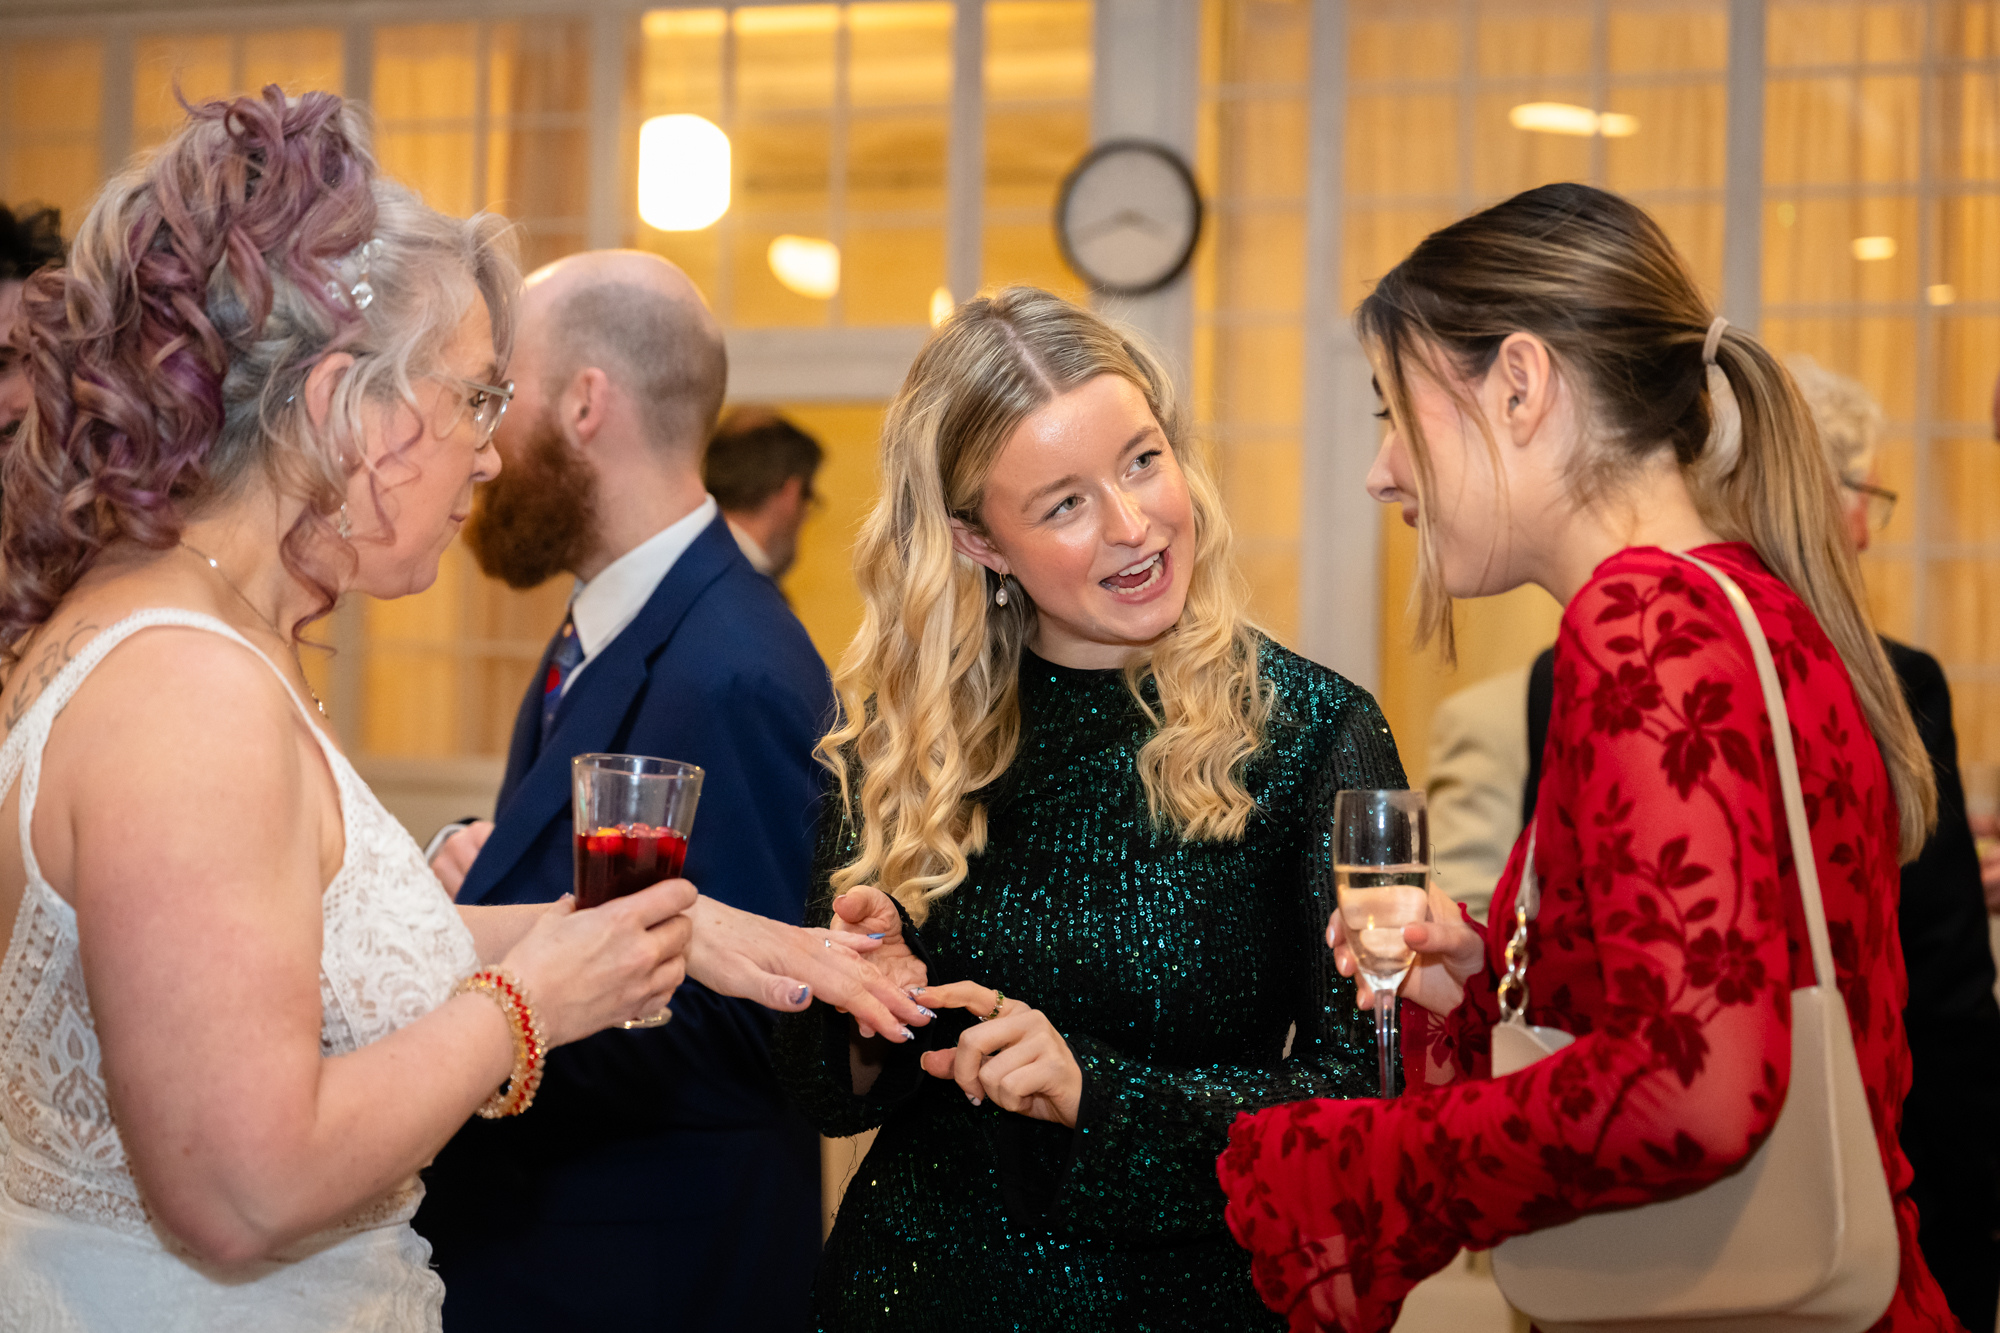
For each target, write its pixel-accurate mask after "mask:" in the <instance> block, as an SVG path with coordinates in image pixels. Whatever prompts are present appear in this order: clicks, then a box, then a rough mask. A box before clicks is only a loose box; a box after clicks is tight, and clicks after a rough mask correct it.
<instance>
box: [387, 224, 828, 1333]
mask: <svg viewBox="0 0 2000 1333" xmlns="http://www.w3.org/2000/svg"><path fill="white" fill-rule="evenodd" d="M519 330H520V331H519V334H518V336H517V338H516V343H515V348H514V353H513V357H512V361H511V364H510V366H509V370H508V373H509V374H510V375H511V376H512V377H513V380H514V392H515V399H514V402H513V406H512V410H510V411H509V412H508V413H507V415H506V416H505V418H504V419H503V420H502V421H501V425H500V429H499V431H498V433H497V435H496V437H495V443H496V444H497V446H498V447H499V449H500V453H501V456H502V459H503V460H504V463H505V466H504V468H503V469H502V471H501V473H500V475H499V476H498V477H497V478H495V479H494V480H493V481H492V482H489V483H487V484H486V485H485V486H483V487H481V488H480V490H479V492H478V495H477V498H476V499H475V501H474V506H473V512H472V519H471V522H470V523H469V524H468V525H467V527H466V531H465V539H466V543H467V545H468V546H469V547H470V548H471V550H472V552H473V554H474V556H475V557H477V559H478V560H479V563H480V565H481V567H482V568H483V569H485V571H486V572H487V573H488V574H489V575H492V576H494V577H496V578H500V579H502V580H504V581H505V582H507V583H508V584H509V585H510V586H513V587H516V588H528V587H533V586H535V585H536V584H539V583H542V582H544V581H545V580H547V579H550V578H554V577H557V576H558V575H561V574H565V573H566V574H570V575H573V576H575V578H576V579H577V587H576V591H575V593H574V595H573V596H572V597H571V599H570V609H569V614H568V615H567V616H566V617H565V618H564V621H563V624H562V626H561V628H560V629H559V630H558V631H557V633H556V636H555V639H554V640H553V642H551V644H550V645H549V649H548V651H547V653H546V654H545V655H544V656H543V659H542V662H541V664H540V666H539V667H537V669H536V671H535V674H534V677H533V678H532V680H531V681H530V683H529V686H528V691H527V697H526V698H525V699H524V700H523V701H522V704H521V710H520V714H519V717H518V720H517V721H516V723H515V727H514V736H513V741H512V743H511V745H510V747H509V749H508V753H507V770H506V777H505V779H504V781H503V783H502V785H501V788H500V797H499V803H498V808H497V813H496V815H495V817H494V822H493V823H492V824H483V823H481V824H474V825H472V826H471V827H469V828H466V829H463V830H461V831H459V832H457V833H455V834H453V835H452V836H451V837H449V838H448V839H446V840H445V841H444V843H443V845H442V847H441V848H440V849H439V850H438V851H437V852H436V854H435V856H434V857H433V860H432V864H433V867H434V868H435V869H436V870H437V871H438V876H439V878H440V879H441V880H442V881H443V882H444V883H445V886H446V888H447V889H449V890H452V891H453V892H454V896H456V897H457V899H458V900H459V901H460V902H464V903H546V902H551V901H553V900H554V899H556V898H558V897H560V896H562V895H563V894H564V893H566V892H568V891H569V889H570V887H571V884H572V882H573V874H572V864H573V862H572V850H571V848H572V829H571V819H572V816H571V807H570V760H571V758H572V757H573V756H575V755H578V754H586V753H622V754H646V755H654V756H658V757H661V758H666V759H679V760H684V761H686V762H688V763H692V764H697V765H699V766H701V768H703V769H704V770H705V772H706V776H705V778H704V780H703V784H702V791H701V798H700V805H699V807H698V809H697V812H696V818H695V823H694V828H693V834H692V837H691V838H690V839H689V843H688V853H687V862H686V867H685V873H686V875H687V877H688V878H689V879H691V880H693V881H694V882H695V883H696V884H697V885H698V886H700V888H701V891H702V893H703V895H704V896H706V897H710V898H714V899H718V900H720V901H721V902H724V903H727V904H728V905H730V906H732V907H737V908H741V909H743V910H745V911H750V912H755V913H757V914H759V915H761V916H767V917H773V918H776V919H778V920H781V921H789V922H792V923H794V924H797V923H798V922H799V921H800V920H801V919H802V918H803V916H804V914H805V895H806V887H807V883H808V879H809V875H810V869H809V868H810V861H811V855H812V840H813V825H814V819H815V815H816V807H817V804H818V799H819V792H820V769H819V767H818V765H817V764H815V763H814V762H813V757H812V749H813V745H814V742H815V741H816V740H817V739H818V737H819V734H820V731H821V729H822V728H823V727H824V726H825V725H826V722H827V720H828V718H829V717H830V715H831V712H832V706H833V698H832V691H831V687H830V685H829V682H828V680H827V675H826V668H825V667H824V665H822V663H821V662H820V660H819V657H818V655H817V654H816V653H815V652H814V651H813V647H812V643H811V641H810V640H809V639H807V637H806V633H805V630H804V628H803V627H801V626H800V624H799V622H798V620H797V618H796V617H794V616H793V615H792V613H791V610H790V608H788V607H787V606H786V605H785V600H784V598H783V597H782V596H781V595H780V594H779V592H778V590H777V588H776V586H774V585H773V584H772V583H771V581H770V580H769V579H766V578H762V577H760V576H759V575H758V574H757V573H756V571H754V570H752V569H751V568H750V566H749V564H748V563H747V562H746V561H745V560H744V558H743V556H742V555H741V554H740V553H739V552H738V550H737V548H736V543H735V542H734V541H733V540H731V537H730V532H729V527H728V525H727V524H726V523H725V522H724V521H723V519H722V517H721V515H720V512H719V509H718V507H717V504H716V501H715V499H714V498H713V497H712V496H710V495H708V494H707V493H706V492H705V491H704V490H703V488H702V481H701V459H702V453H703V450H704V448H705V447H706V446H707V444H708V440H709V435H710V432H711V431H712V430H713V429H714V426H715V419H716V414H717V412H718V411H719V410H720V408H721V406H722V395H723V389H724V382H725V379H726V374H727V366H726V361H725V357H724V352H723V345H722V335H721V330H720V329H719V328H718V327H717V325H716V323H715V320H714V318H713V316H711V315H710V314H709V311H708V308H707V306H706V305H705V304H704V303H703V301H702V298H701V294H700V293H699V292H698V291H696V289H695V287H694V285H693V284H692V283H690V282H689V281H688V279H687V277H686V275H684V274H683V273H682V272H681V271H680V270H679V269H677V268H675V267H674V266H673V265H671V264H669V263H667V262H666V261H665V260H663V259H660V258H658V257H656V256H653V255H647V254H641V253H638V252H635V251H606V252H597V253H591V254H582V255H574V256H571V257H570V258H568V259H564V260H561V261H558V262H557V263H555V264H551V265H549V266H548V267H547V268H544V269H542V270H540V271H539V272H537V273H535V274H534V275H533V276H531V277H530V278H529V279H528V284H527V288H526V291H525V292H524V294H523V296H522V300H521V309H520V318H519ZM770 1024H771V1016H770V1014H769V1013H768V1012H767V1011H766V1010H764V1009H762V1008H760V1007H759V1006H757V1005H755V1004H752V1003H750V1002H748V1001H745V1000H735V999H727V998H724V997H721V996H718V995H715V994H713V993H711V992H709V991H706V990H704V989H703V988H702V987H701V986H699V985H697V984H695V983H693V982H689V983H686V984H684V985H683V986H682V987H681V988H680V990H679V991H678V992H677V993H676V994H675V996H674V1003H673V1018H672V1021H671V1022H669V1023H667V1024H666V1025H665V1026H664V1027H659V1028H655V1029H651V1030H643V1031H621V1030H617V1029H613V1030H611V1031H608V1032H600V1033H598V1034H597V1035H596V1036H594V1037H590V1038H587V1039H586V1040H583V1041H580V1042H575V1043H572V1044H571V1045H568V1046H563V1047H561V1048H559V1049H557V1050H555V1051H553V1052H551V1053H550V1056H549V1061H548V1065H547V1067H546V1068H547V1072H546V1075H545V1078H544V1081H543V1083H542V1087H541V1092H540V1095H539V1096H538V1098H537V1099H536V1102H535V1107H534V1109H533V1110H532V1111H531V1112H529V1113H528V1114H526V1115H523V1116H521V1117H519V1118H517V1119H507V1120H473V1121H471V1122H469V1123H468V1124H467V1125H466V1127H465V1128H464V1129H462V1130H461V1131H459V1133H458V1135H457V1136H456V1137H455V1138H453V1139H452V1141H451V1142H450V1143H449V1144H448V1145H446V1147H445V1149H444V1151H443V1152H441V1153H440V1154H439V1155H438V1159H437V1161H436V1162H435V1163H434V1164H433V1165H432V1166H431V1168H430V1169H429V1171H427V1172H426V1181H427V1183H428V1185H429V1191H430V1192H429V1196H428V1198H427V1199H426V1200H425V1202H424V1205H423V1208H422V1210H421V1211H420V1212H419V1213H418V1214H417V1217H416V1227H417V1230H418V1231H419V1232H421V1233H422V1234H423V1235H424V1236H425V1237H426V1238H428V1239H429V1240H430V1242H431V1245H432V1247H433V1260H434V1262H435V1263H436V1265H437V1268H438V1271H439V1273H440V1275H441V1276H442V1277H443V1278H444V1284H445V1307H444V1324H445V1328H446V1329H447V1330H448V1333H552V1331H554V1330H571V1329H576V1330H599V1329H604V1330H612V1329H615V1330H619V1333H642V1331H644V1333H652V1331H653V1330H674V1331H675V1333H767V1331H768V1333H795V1330H797V1329H800V1328H802V1327H804V1325H805V1322H806V1318H807V1295H808V1292H809V1291H810V1288H811V1284H812V1274H813V1268H814V1265H815V1263H816V1262H817V1259H818V1254H819V1239H820V1233H819V1228H820V1211H819V1140H818V1137H817V1136H816V1135H815V1134H814V1133H813V1130H812V1128H811V1126H810V1125H809V1124H808V1123H807V1122H806V1121H805V1119H804V1118H803V1117H802V1116H801V1115H800V1114H799V1113H798V1112H797V1111H795V1110H793V1109H792V1108H791V1107H790V1106H789V1105H788V1104H787V1103H786V1100H785V1098H784V1095H783V1093H782V1092H781V1091H780V1090H779V1088H778V1083H777V1079H776V1077H775V1076H774V1074H773V1073H772V1070H771V1065H770V1057H769V1054H768V1051H767V1043H768V1038H769V1032H770Z"/></svg>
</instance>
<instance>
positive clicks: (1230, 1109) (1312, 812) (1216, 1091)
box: [1052, 691, 1407, 1235]
mask: <svg viewBox="0 0 2000 1333" xmlns="http://www.w3.org/2000/svg"><path fill="white" fill-rule="evenodd" d="M1356 693H1357V695H1358V698H1357V701H1356V703H1355V704H1353V705H1351V706H1350V707H1349V708H1347V709H1346V710H1344V711H1345V714H1346V716H1344V717H1343V718H1342V720H1341V725H1340V727H1339V730H1338V732H1337V733H1336V735H1337V739H1336V741H1335V744H1334V747H1333V750H1332V752H1331V754H1330V755H1329V756H1328V758H1327V762H1326V764H1325V766H1324V767H1323V769H1322V770H1321V772H1320V773H1319V774H1318V775H1317V778H1316V780H1315V781H1314V782H1313V784H1312V796H1311V799H1310V800H1309V801H1308V802H1306V804H1305V808H1304V809H1303V810H1301V811H1300V812H1299V817H1300V819H1301V822H1302V828H1301V834H1302V841H1303V842H1304V843H1305V845H1306V846H1307V847H1308V848H1310V849H1315V850H1316V851H1317V853H1318V854H1316V855H1315V854H1311V853H1310V852H1309V853H1308V855H1307V856H1306V857H1305V861H1306V864H1305V865H1303V866H1301V867H1300V869H1301V872H1302V873H1301V877H1300V879H1301V882H1300V886H1299V888H1300V892H1299V899H1298V906H1299V915H1298V919H1297V921H1296V922H1295V923H1294V925H1295V928H1296V936H1297V944H1298V949H1297V954H1296V963H1295V966H1296V968H1297V975H1299V976H1301V977H1305V978H1309V979H1310V982H1309V984H1308V985H1307V986H1305V987H1304V988H1302V990H1301V992H1300V994H1299V996H1298V1000H1297V1018H1296V1019H1295V1021H1296V1023H1297V1025H1298V1026H1297V1029H1296V1031H1295V1033H1294V1035H1293V1038H1292V1043H1291V1050H1290V1052H1289V1054H1287V1055H1286V1056H1285V1057H1284V1059H1283V1060H1282V1061H1280V1062H1279V1063H1278V1065H1277V1066H1276V1067H1275V1068H1272V1067H1262V1066H1256V1065H1248V1064H1234V1065H1208V1066H1202V1067H1195V1068H1177V1067H1174V1066H1170V1065H1163V1064H1158V1063H1154V1062H1152V1061H1148V1060H1144V1059H1139V1058H1135V1057H1133V1056H1131V1055H1129V1054H1126V1053H1123V1052H1120V1051H1119V1050H1117V1049H1115V1048H1114V1047H1113V1046H1112V1045H1111V1044H1110V1043H1108V1042H1106V1041H1102V1040H1098V1039H1096V1038H1093V1037H1090V1036H1087V1035H1079V1036H1074V1037H1069V1038H1068V1040H1069V1043H1070V1049H1071V1051H1072V1052H1074V1053H1075V1055H1076V1057H1077V1061H1078V1063H1079V1064H1080V1065H1081V1066H1082V1067H1083V1076H1084V1096H1083V1105H1082V1108H1081V1111H1080V1113H1079V1115H1078V1119H1077V1127H1076V1135H1075V1139H1074V1142H1073V1146H1072V1154H1071V1159H1070V1162H1069V1166H1068V1170H1067V1171H1066V1172H1065V1174H1064V1176H1063V1179H1062V1183H1061V1188H1060V1190H1059V1192H1058V1193H1057V1195H1056V1197H1055V1199H1054V1201H1053V1202H1054V1207H1053V1209H1052V1220H1054V1221H1056V1222H1057V1223H1058V1225H1066V1226H1067V1227H1068V1228H1073V1229H1075V1230H1077V1231H1081V1232H1123V1233H1125V1234H1127V1235H1131V1234H1134V1233H1142V1232H1147V1231H1153V1230H1157V1229H1160V1228H1162V1227H1164V1228H1166V1229H1168V1230H1170V1231H1180V1230H1184V1229H1186V1228H1187V1226H1188V1224H1189V1223H1191V1222H1193V1221H1195V1219H1197V1218H1200V1219H1203V1220H1204V1221H1205V1220H1206V1219H1207V1216H1208V1215H1209V1214H1211V1213H1212V1214H1214V1215H1215V1216H1216V1217H1218V1218H1219V1217H1220V1214H1221V1207H1222V1200H1221V1195H1220V1192H1219V1190H1218V1189H1217V1186H1216V1183H1215V1158H1216V1156H1217V1155H1218V1154H1220V1153H1221V1152H1222V1150H1223V1149H1224V1148H1225V1147H1227V1146H1228V1139H1229V1125H1230V1123H1231V1122H1232V1121H1233V1120H1234V1119H1235V1118H1236V1116H1237V1114H1238V1113H1239V1112H1244V1111H1254V1110H1258V1109H1261V1108H1263V1107H1266V1106H1275V1105H1278V1104H1280V1103H1283V1102H1294V1101H1302V1100H1305V1099H1308V1098H1313V1097H1372V1096H1374V1095H1376V1093H1377V1091H1378V1089H1377V1086H1376V1079H1377V1067H1376V1055H1375V1030H1374V1023H1373V1021H1372V1020H1370V1021H1368V1022H1366V1023H1363V1022H1361V1021H1360V1020H1361V1019H1366V1018H1367V1017H1368V1016H1367V1015H1365V1014H1359V1013H1358V1011H1357V1010H1356V1009H1355V1004H1354V983H1353V981H1352V980H1350V979H1348V978H1345V977H1342V976H1341V975H1340V974H1339V972H1337V971H1336V970H1334V968H1333V956H1332V953H1331V951H1329V950H1328V949H1327V948H1326V947H1325V943H1324V940H1325V931H1326V923H1327V920H1328V918H1329V917H1330V916H1331V915H1332V913H1333V911H1334V910H1335V903H1334V891H1333V864H1332V861H1333V858H1332V847H1331V837H1332V833H1331V828H1332V814H1333V795H1334V793H1335V792H1337V791H1340V790H1341V789H1343V788H1351V787H1358V788H1376V787H1380V788H1400V787H1403V786H1406V785H1407V782H1406V780H1405V778H1404V776H1403V766H1402V763H1401V761H1400V760H1399V759H1398V757H1397V754H1396V747H1395V744H1394V742H1393V741H1392V740H1391V739H1390V736H1389V729H1388V724H1387V723H1386V722H1384V721H1383V718H1382V714H1381V711H1380V710H1379V709H1378V708H1377V707H1376V706H1375V701H1374V700H1373V699H1370V698H1368V697H1367V696H1366V695H1365V694H1360V693H1359V692H1358V691H1357V692H1356Z"/></svg>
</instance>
